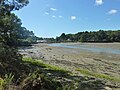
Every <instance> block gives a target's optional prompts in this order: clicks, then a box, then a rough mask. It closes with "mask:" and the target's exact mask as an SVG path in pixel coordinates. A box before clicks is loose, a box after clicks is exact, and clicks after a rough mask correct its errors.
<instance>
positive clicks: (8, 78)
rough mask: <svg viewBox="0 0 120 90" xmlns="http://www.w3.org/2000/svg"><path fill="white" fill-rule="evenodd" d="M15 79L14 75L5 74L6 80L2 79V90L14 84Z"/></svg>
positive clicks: (0, 85) (0, 80)
mask: <svg viewBox="0 0 120 90" xmlns="http://www.w3.org/2000/svg"><path fill="white" fill-rule="evenodd" d="M13 78H14V75H12V73H10V74H5V78H4V79H2V78H0V90H4V88H5V87H6V86H7V85H8V86H9V85H10V83H11V82H12V80H13Z"/></svg>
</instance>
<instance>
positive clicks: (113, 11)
mask: <svg viewBox="0 0 120 90" xmlns="http://www.w3.org/2000/svg"><path fill="white" fill-rule="evenodd" d="M117 12H118V10H116V9H112V10H110V11H109V12H108V14H116V13H117Z"/></svg>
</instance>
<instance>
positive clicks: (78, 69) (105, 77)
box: [76, 68, 120, 83]
mask: <svg viewBox="0 0 120 90" xmlns="http://www.w3.org/2000/svg"><path fill="white" fill-rule="evenodd" d="M76 71H79V72H80V73H81V74H84V75H87V76H94V77H96V78H101V79H105V80H109V81H113V82H119V83H120V78H115V77H111V76H108V75H105V74H98V73H94V72H91V71H89V70H87V69H80V68H77V69H76Z"/></svg>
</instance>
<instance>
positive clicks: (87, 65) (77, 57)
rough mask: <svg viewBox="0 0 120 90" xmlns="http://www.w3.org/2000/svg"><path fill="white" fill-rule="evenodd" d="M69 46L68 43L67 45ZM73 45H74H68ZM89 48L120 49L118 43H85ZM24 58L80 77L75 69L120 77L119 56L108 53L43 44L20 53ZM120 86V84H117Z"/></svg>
mask: <svg viewBox="0 0 120 90" xmlns="http://www.w3.org/2000/svg"><path fill="white" fill-rule="evenodd" d="M67 44H68V45H69V43H67ZM70 44H75V43H70ZM85 44H86V43H85ZM87 44H88V45H89V46H90V47H93V46H96V47H109V48H110V47H111V48H114V49H120V43H103V44H101V43H100V44H99V43H92V44H90V43H87ZM20 52H21V54H23V56H24V57H31V58H33V59H42V60H43V61H44V62H46V63H48V64H52V65H56V66H59V67H62V68H64V69H66V70H69V71H72V72H73V73H74V74H75V75H81V74H80V73H79V72H77V71H76V70H75V69H76V68H82V69H87V70H90V71H92V72H95V73H102V74H106V75H109V76H111V77H115V78H119V77H120V55H117V54H110V53H94V52H90V51H85V50H80V49H75V48H74V49H73V48H72V49H71V48H63V47H54V46H48V45H47V44H44V43H39V44H35V45H33V46H32V47H31V48H28V49H26V48H25V49H24V50H21V51H20ZM118 85H120V84H118Z"/></svg>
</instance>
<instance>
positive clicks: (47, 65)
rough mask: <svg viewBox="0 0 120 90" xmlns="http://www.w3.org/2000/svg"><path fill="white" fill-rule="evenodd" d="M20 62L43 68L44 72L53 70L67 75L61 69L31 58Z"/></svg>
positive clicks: (65, 71)
mask: <svg viewBox="0 0 120 90" xmlns="http://www.w3.org/2000/svg"><path fill="white" fill-rule="evenodd" d="M22 60H23V61H24V62H26V63H29V64H32V65H35V66H39V67H42V68H45V69H46V70H53V71H57V72H58V71H59V72H61V73H68V71H67V70H65V69H62V68H60V67H57V66H53V65H50V64H46V63H44V62H43V61H42V60H33V59H31V58H23V59H22Z"/></svg>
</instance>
